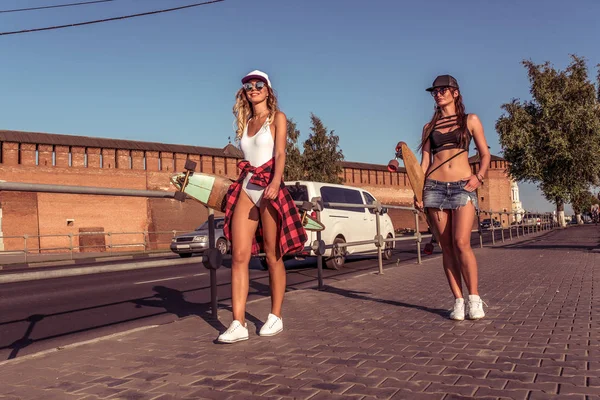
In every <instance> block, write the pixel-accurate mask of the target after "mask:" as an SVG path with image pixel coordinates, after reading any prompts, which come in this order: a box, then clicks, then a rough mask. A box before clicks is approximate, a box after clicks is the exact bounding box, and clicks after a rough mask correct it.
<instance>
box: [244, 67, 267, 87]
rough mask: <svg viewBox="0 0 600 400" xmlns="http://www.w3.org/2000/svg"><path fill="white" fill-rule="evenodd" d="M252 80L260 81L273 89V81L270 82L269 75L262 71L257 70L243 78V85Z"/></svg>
mask: <svg viewBox="0 0 600 400" xmlns="http://www.w3.org/2000/svg"><path fill="white" fill-rule="evenodd" d="M251 79H258V80H260V81H263V82H264V83H266V84H267V85H269V87H271V81H270V80H269V75H267V74H266V73H264V72H262V71H259V70H257V69H255V70H254V71H252V72H249V73H248V74H247V75H246V76H244V77H243V78H242V83H246V82H248V81H249V80H251Z"/></svg>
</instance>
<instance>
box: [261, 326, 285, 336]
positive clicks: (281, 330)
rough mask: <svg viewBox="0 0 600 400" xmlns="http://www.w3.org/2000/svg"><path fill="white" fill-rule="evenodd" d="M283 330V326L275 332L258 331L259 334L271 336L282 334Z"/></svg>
mask: <svg viewBox="0 0 600 400" xmlns="http://www.w3.org/2000/svg"><path fill="white" fill-rule="evenodd" d="M281 332H283V328H281V329H280V330H278V331H277V332H273V333H260V332H259V333H258V336H266V337H269V336H275V335H278V334H280V333H281Z"/></svg>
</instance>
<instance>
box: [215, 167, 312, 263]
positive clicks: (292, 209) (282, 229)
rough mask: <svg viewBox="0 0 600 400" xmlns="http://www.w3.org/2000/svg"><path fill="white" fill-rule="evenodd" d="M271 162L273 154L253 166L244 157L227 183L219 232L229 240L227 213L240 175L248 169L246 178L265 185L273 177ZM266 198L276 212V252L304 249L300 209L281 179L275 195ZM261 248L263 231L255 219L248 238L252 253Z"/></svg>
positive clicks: (230, 213) (241, 178)
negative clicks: (251, 238) (252, 232)
mask: <svg viewBox="0 0 600 400" xmlns="http://www.w3.org/2000/svg"><path fill="white" fill-rule="evenodd" d="M274 166H275V158H271V159H270V160H269V161H267V162H266V163H264V164H263V165H261V166H259V167H253V166H252V165H250V163H249V162H248V161H246V160H242V161H240V162H239V163H238V168H239V169H240V170H241V171H240V175H239V177H238V179H237V181H235V182H233V183H232V184H231V186H230V187H229V190H228V191H227V203H226V204H225V221H224V226H223V234H224V235H225V237H226V238H227V240H229V241H231V217H232V216H233V211H234V210H235V205H236V203H237V200H238V198H239V196H240V192H241V190H242V184H243V182H244V178H245V177H246V175H247V174H248V173H249V172H251V173H252V177H251V178H250V182H252V183H254V184H256V185H258V186H261V187H267V186H268V185H269V183H271V181H272V180H273V172H274ZM270 201H271V204H272V205H273V208H274V209H275V211H277V214H278V216H279V218H278V221H277V223H278V227H279V250H280V253H279V254H281V255H282V256H283V255H284V254H287V253H297V252H299V251H301V250H302V249H304V244H305V243H306V240H307V239H308V235H307V234H306V230H305V229H304V226H302V221H301V219H300V213H299V212H298V208H297V207H296V204H294V199H292V196H291V195H290V192H288V190H287V188H286V187H285V185H284V183H283V182H281V186H280V187H279V194H278V195H277V198H276V199H275V200H270ZM262 252H264V243H263V232H262V225H261V223H260V222H259V224H258V229H257V230H256V234H255V236H254V238H253V240H252V254H253V255H256V254H258V253H262Z"/></svg>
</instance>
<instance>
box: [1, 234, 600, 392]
mask: <svg viewBox="0 0 600 400" xmlns="http://www.w3.org/2000/svg"><path fill="white" fill-rule="evenodd" d="M599 243H600V227H596V226H593V225H587V226H577V227H570V228H568V229H564V230H556V231H552V232H543V233H541V234H537V235H530V236H526V237H525V238H522V239H521V240H520V241H517V240H514V241H512V242H508V241H507V242H506V243H505V244H504V245H498V246H496V247H486V248H484V249H476V250H475V252H476V256H477V259H478V262H479V265H480V282H481V283H480V292H481V294H482V298H483V299H484V300H485V302H486V303H487V304H488V305H489V306H488V307H487V308H486V310H487V313H488V315H487V317H486V318H485V319H483V320H481V321H476V322H471V321H463V322H454V321H451V320H449V319H448V318H447V310H448V309H449V308H450V306H451V304H452V302H453V300H452V297H451V294H450V291H449V289H448V286H447V283H446V281H445V277H444V274H443V271H442V269H441V258H440V257H439V256H438V257H430V258H426V259H425V262H424V263H423V264H422V265H417V264H406V263H404V264H400V265H399V266H398V267H395V268H389V269H387V270H386V271H385V274H384V275H378V274H377V273H376V267H374V272H373V273H368V274H365V275H362V276H359V277H356V278H353V279H348V280H345V281H336V282H334V281H329V282H326V283H327V285H328V286H327V290H325V291H317V290H312V289H309V290H300V291H295V292H290V293H288V294H287V296H286V302H285V305H284V322H285V331H284V333H282V334H280V335H278V336H275V337H272V338H261V337H259V336H258V335H257V333H256V332H257V331H258V329H259V328H260V326H261V321H264V320H265V319H266V316H267V314H268V312H269V301H268V300H260V301H256V302H253V303H251V304H249V307H248V323H249V328H250V332H251V337H250V340H248V341H246V342H241V343H237V344H234V345H221V344H215V343H214V341H215V339H216V337H217V335H218V333H219V331H221V330H224V329H225V326H224V325H228V324H229V322H230V321H231V313H230V312H229V311H228V310H227V309H225V306H223V308H222V309H221V311H220V319H221V322H216V323H215V322H214V321H213V322H211V321H210V319H209V318H208V316H207V315H198V316H192V317H188V318H185V319H182V320H178V321H177V322H174V323H171V324H168V325H161V326H159V327H151V328H148V329H142V330H138V331H135V332H130V333H127V334H124V335H118V336H114V337H111V338H106V339H103V340H99V341H95V342H93V343H89V344H82V345H78V346H73V347H68V348H66V349H62V350H59V351H54V352H50V353H47V354H42V355H37V356H32V357H24V358H21V359H16V360H13V361H9V362H4V363H2V364H0V387H1V388H2V390H0V399H61V400H62V399H86V400H91V399H105V398H110V399H160V400H167V399H205V398H206V399H252V398H261V399H292V398H296V399H311V400H319V399H375V398H380V399H388V398H393V399H463V398H478V399H479V398H482V399H483V398H486V399H487V398H490V399H491V398H493V399H496V398H514V399H587V398H589V399H591V398H598V397H599V396H600V337H599V336H598V330H599V328H600V323H599V322H598V321H599V320H600V318H599V317H600V290H599V288H600V271H599V269H600V247H599ZM169 301H179V302H185V299H184V298H180V299H169Z"/></svg>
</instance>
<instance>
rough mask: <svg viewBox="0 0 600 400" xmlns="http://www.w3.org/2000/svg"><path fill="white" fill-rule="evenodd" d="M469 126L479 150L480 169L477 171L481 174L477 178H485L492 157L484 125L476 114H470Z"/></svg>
mask: <svg viewBox="0 0 600 400" xmlns="http://www.w3.org/2000/svg"><path fill="white" fill-rule="evenodd" d="M467 127H468V128H469V130H470V131H471V134H472V135H473V140H474V141H475V146H477V151H478V152H479V171H478V172H477V174H478V175H479V176H478V177H477V178H478V179H479V178H481V179H483V177H484V176H485V173H486V172H487V170H488V167H489V165H490V161H491V159H492V156H491V155H490V149H489V147H488V144H487V141H486V139H485V133H484V132H483V125H482V124H481V121H480V120H479V117H478V116H477V115H476V114H469V117H468V118H467Z"/></svg>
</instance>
